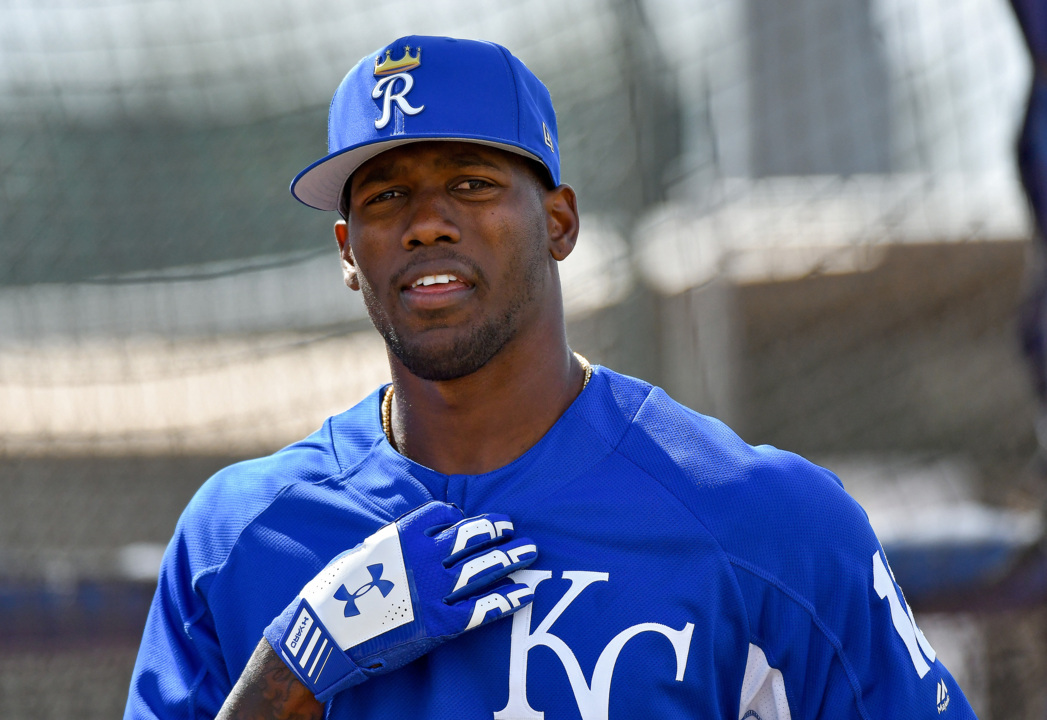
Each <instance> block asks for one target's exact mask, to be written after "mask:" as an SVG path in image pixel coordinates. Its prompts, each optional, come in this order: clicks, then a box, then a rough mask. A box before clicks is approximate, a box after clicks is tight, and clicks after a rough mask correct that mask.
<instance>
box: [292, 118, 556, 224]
mask: <svg viewBox="0 0 1047 720" xmlns="http://www.w3.org/2000/svg"><path fill="white" fill-rule="evenodd" d="M440 140H444V141H447V142H468V143H476V144H477V145H488V146H490V147H495V148H499V149H501V150H507V151H508V152H511V153H516V154H517V155H522V156H524V157H526V158H530V159H531V160H536V161H537V162H538V163H540V164H541V165H542V167H545V161H544V160H542V159H541V158H540V157H538V156H537V155H535V154H534V153H532V152H530V151H528V150H527V149H526V148H523V147H520V146H519V145H513V144H510V143H506V142H499V141H495V140H488V139H485V138H474V137H463V136H461V135H458V136H454V137H449V136H446V135H442V136H438V137H425V136H419V135H414V136H411V137H406V138H396V139H394V140H380V141H378V142H373V143H368V144H366V145H360V146H357V147H355V148H346V149H345V150H339V151H338V152H335V153H332V154H330V155H327V156H326V157H323V158H320V159H319V160H317V161H316V162H315V163H313V164H312V165H310V166H309V167H307V168H306V169H305V170H303V171H302V172H300V173H298V175H297V176H295V179H294V180H292V181H291V194H292V195H293V196H294V197H295V198H296V199H297V200H299V201H300V202H302V203H304V204H305V205H308V206H309V207H311V208H316V209H317V210H337V209H338V198H339V196H340V195H341V194H342V187H343V186H344V185H345V181H346V180H348V179H349V176H350V175H352V174H353V173H354V172H356V170H357V168H359V167H360V166H361V165H363V164H364V163H365V162H367V161H368V160H370V159H371V158H373V157H375V156H377V155H381V154H382V153H383V152H385V151H386V150H392V149H393V148H395V147H399V146H401V145H408V144H410V143H416V142H427V141H440Z"/></svg>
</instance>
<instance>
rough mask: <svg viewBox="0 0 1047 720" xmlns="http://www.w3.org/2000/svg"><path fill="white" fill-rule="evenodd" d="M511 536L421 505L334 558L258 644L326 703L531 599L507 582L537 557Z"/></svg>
mask: <svg viewBox="0 0 1047 720" xmlns="http://www.w3.org/2000/svg"><path fill="white" fill-rule="evenodd" d="M514 535H515V529H514V527H513V523H512V522H511V521H510V520H509V518H507V517H505V516H504V515H494V514H490V515H480V516H478V517H473V518H465V517H464V515H463V513H462V511H461V510H459V509H458V508H456V507H455V506H453V505H448V504H447V503H441V502H430V503H427V504H425V505H423V506H421V507H420V508H417V509H415V510H412V511H411V512H409V513H407V514H406V515H404V516H403V517H401V518H400V519H398V520H397V521H396V522H394V523H390V524H388V525H386V526H384V527H382V528H381V529H380V530H378V532H376V533H375V534H373V535H371V536H370V537H368V538H367V539H366V540H364V541H363V542H362V543H361V544H360V545H357V546H356V547H355V548H353V549H352V550H348V551H346V552H344V553H342V554H341V555H339V556H338V557H336V558H335V559H334V560H332V561H331V562H330V563H329V564H328V565H327V567H325V568H324V569H323V570H321V571H320V574H319V575H317V576H316V577H315V578H313V579H312V580H311V581H310V582H309V583H308V584H306V586H305V588H303V589H302V592H301V593H299V595H298V597H297V598H295V600H294V601H293V602H292V603H291V604H290V605H289V606H288V607H287V609H286V610H285V611H284V612H283V613H282V614H281V615H280V616H279V617H277V618H276V619H275V620H274V621H273V622H272V624H271V625H270V626H269V627H268V628H266V630H265V637H266V639H267V640H268V641H269V643H270V645H272V646H273V648H274V649H275V650H276V652H277V653H278V654H280V656H281V657H282V658H283V660H284V662H285V663H287V666H288V667H289V668H290V669H291V670H292V671H293V672H294V673H295V675H297V676H298V679H299V680H301V681H302V682H303V683H304V684H305V685H306V687H308V688H309V689H310V690H311V691H312V693H313V694H314V695H315V696H316V698H317V699H318V700H320V701H321V702H326V701H327V700H328V699H330V697H331V696H333V695H334V694H335V693H336V692H338V691H340V690H342V689H344V688H347V687H350V686H352V685H356V684H358V683H361V682H363V681H364V680H366V679H367V678H368V677H371V676H373V675H379V674H382V673H386V672H389V671H391V670H395V669H397V668H399V667H402V666H403V665H406V664H407V663H409V662H410V661H411V660H414V659H415V658H417V657H420V656H421V655H424V654H425V653H427V652H429V651H430V650H431V649H432V648H434V647H436V646H437V645H439V644H440V643H443V642H445V641H447V640H449V639H451V638H453V637H455V636H456V635H460V634H461V633H463V632H465V631H466V630H471V629H473V628H475V627H479V626H480V625H483V624H485V623H488V622H491V621H493V620H496V619H498V618H500V617H504V616H506V615H509V614H511V613H513V612H515V611H516V610H518V609H520V608H521V607H523V606H524V605H526V604H527V603H529V602H531V600H533V599H534V595H533V591H532V590H531V588H530V587H528V586H527V585H523V584H519V583H514V582H513V581H512V580H511V579H509V578H508V576H509V574H510V573H513V572H516V571H517V570H522V569H523V568H526V567H527V566H528V565H530V564H531V563H532V562H534V559H535V558H536V557H537V555H538V550H537V548H536V547H535V545H534V543H532V542H531V541H530V540H528V539H527V538H516V537H514ZM332 588H335V589H334V590H333V591H332ZM349 588H356V590H350V589H349ZM372 590H376V591H377V592H371V591H372Z"/></svg>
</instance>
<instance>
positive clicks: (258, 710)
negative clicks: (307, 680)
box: [216, 638, 324, 720]
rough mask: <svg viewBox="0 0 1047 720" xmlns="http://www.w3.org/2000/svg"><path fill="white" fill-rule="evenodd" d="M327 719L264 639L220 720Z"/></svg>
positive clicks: (234, 688)
mask: <svg viewBox="0 0 1047 720" xmlns="http://www.w3.org/2000/svg"><path fill="white" fill-rule="evenodd" d="M323 716H324V706H323V705H322V704H320V703H319V702H318V701H317V700H316V698H315V697H313V694H312V693H311V692H309V690H308V689H307V688H306V687H305V685H303V684H302V683H300V682H299V681H298V678H296V677H295V676H294V674H293V673H292V672H291V671H290V670H288V669H287V665H285V664H284V661H283V660H281V659H280V658H279V657H278V656H277V655H276V653H275V652H273V649H272V648H271V647H270V646H269V643H268V641H266V640H265V639H264V638H263V639H262V641H261V642H259V643H258V646H257V647H256V648H255V650H254V654H252V655H251V659H250V660H248V662H247V667H246V668H244V672H243V674H242V675H241V676H240V679H239V680H237V681H236V685H235V686H233V690H232V692H230V693H229V697H228V698H226V701H225V705H223V706H222V710H221V712H219V713H218V717H217V718H216V720H320V718H322V717H323Z"/></svg>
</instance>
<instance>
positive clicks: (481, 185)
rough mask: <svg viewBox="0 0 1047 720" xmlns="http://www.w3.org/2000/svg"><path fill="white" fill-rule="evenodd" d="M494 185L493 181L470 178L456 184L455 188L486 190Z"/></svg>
mask: <svg viewBox="0 0 1047 720" xmlns="http://www.w3.org/2000/svg"><path fill="white" fill-rule="evenodd" d="M489 187H493V185H492V184H491V183H489V182H488V181H486V180H481V179H480V178H469V179H468V180H463V181H462V182H460V183H458V184H457V185H455V188H454V189H455V190H484V189H486V188H489Z"/></svg>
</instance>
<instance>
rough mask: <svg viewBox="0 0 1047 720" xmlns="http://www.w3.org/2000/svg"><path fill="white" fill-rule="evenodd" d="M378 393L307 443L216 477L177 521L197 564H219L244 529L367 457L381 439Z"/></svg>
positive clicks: (325, 425)
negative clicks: (289, 495) (299, 490)
mask: <svg viewBox="0 0 1047 720" xmlns="http://www.w3.org/2000/svg"><path fill="white" fill-rule="evenodd" d="M378 395H379V391H376V392H374V393H372V394H371V395H370V396H368V397H367V398H365V399H364V400H362V401H361V402H360V403H359V404H357V405H356V406H354V407H352V408H350V409H349V410H346V411H345V412H342V413H340V414H338V415H335V416H332V417H330V418H328V419H327V420H326V421H325V422H324V423H323V425H322V426H321V427H320V428H319V429H317V430H316V432H314V433H312V434H311V435H309V436H308V437H306V438H303V439H302V440H299V441H298V442H295V443H292V444H290V445H288V446H286V447H284V448H282V449H280V450H278V451H276V452H275V453H272V454H271V455H267V456H264V457H258V458H253V459H250V460H244V461H241V462H238V463H235V464H233V465H229V466H228V467H225V468H223V469H222V470H220V471H218V472H217V473H215V474H214V475H212V476H211V477H210V478H209V479H208V480H207V481H206V482H205V483H204V484H203V485H202V486H201V487H200V489H199V490H198V491H197V492H196V494H195V495H194V496H193V499H192V500H191V501H190V502H189V505H188V506H187V507H186V509H185V511H184V512H183V513H182V517H181V519H180V520H179V528H178V533H177V535H180V536H181V537H182V538H183V540H184V541H185V542H187V543H189V544H191V545H194V546H195V549H196V550H197V551H198V552H197V553H194V554H196V555H197V556H198V557H197V559H198V560H199V561H201V562H205V563H206V562H207V561H208V560H210V561H213V562H220V561H221V559H222V558H223V557H224V556H225V555H226V554H227V553H228V550H229V548H230V547H231V546H232V545H233V544H234V543H235V542H236V540H237V538H238V536H239V535H240V534H241V532H242V531H243V529H244V528H245V527H247V526H248V525H249V524H250V523H251V522H252V521H253V520H254V519H255V518H257V517H258V516H259V515H260V514H261V513H262V512H264V511H266V510H267V509H268V508H270V506H271V505H272V504H273V503H274V502H275V501H276V500H277V499H278V498H279V497H280V496H281V495H282V494H285V493H286V492H288V491H289V490H291V489H293V488H295V487H296V486H301V485H303V484H308V485H316V484H320V483H323V482H324V481H325V480H328V479H332V478H338V477H340V476H342V475H344V474H346V473H347V472H348V471H350V470H351V469H352V468H353V467H354V466H355V465H357V464H359V462H360V461H361V460H362V458H364V457H366V456H367V454H368V452H369V449H370V448H371V447H372V446H373V445H374V444H375V442H376V441H377V440H378V439H379V437H380V436H379V435H378V434H379V433H380V432H381V428H380V425H378V424H377V423H376V422H374V421H372V418H371V414H372V412H371V411H372V410H373V411H374V413H375V417H377V415H376V413H377V411H378V405H377V403H378V400H377V398H378Z"/></svg>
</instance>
